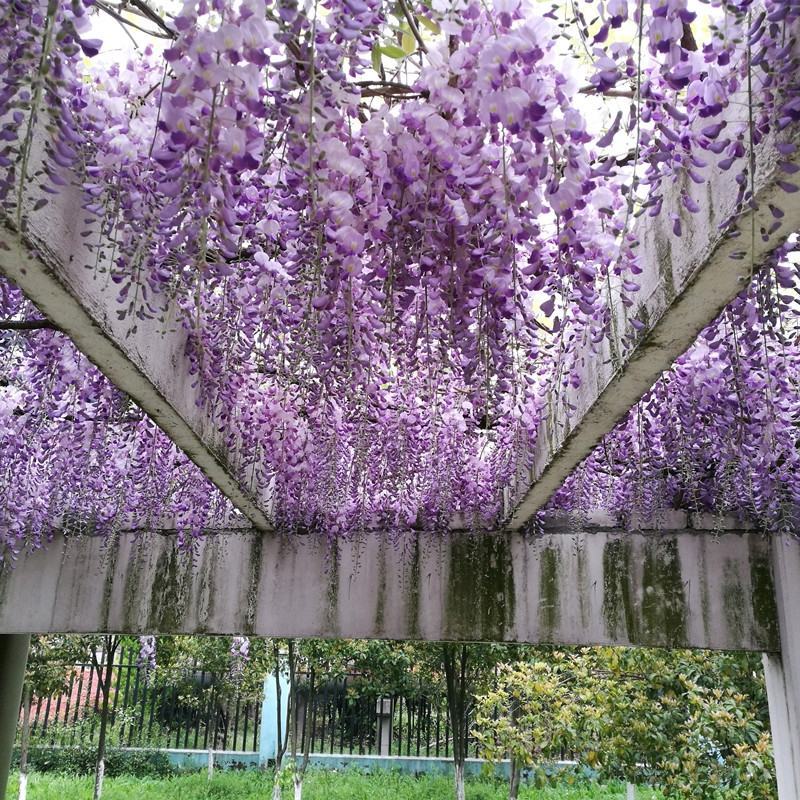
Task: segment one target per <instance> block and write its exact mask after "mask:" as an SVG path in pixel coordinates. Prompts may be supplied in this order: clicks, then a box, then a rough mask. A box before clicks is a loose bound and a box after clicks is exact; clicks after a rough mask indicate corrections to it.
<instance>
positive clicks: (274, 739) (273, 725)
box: [0, 671, 289, 797]
mask: <svg viewBox="0 0 800 800" xmlns="http://www.w3.org/2000/svg"><path fill="white" fill-rule="evenodd" d="M280 685H281V729H280V731H278V692H277V689H276V687H275V673H274V672H272V673H270V674H269V675H267V677H266V678H264V700H263V702H262V704H261V731H260V735H259V741H258V764H259V766H260V767H262V768H264V767H266V766H267V764H268V762H270V761H272V760H274V758H275V756H276V754H277V752H278V743H279V737H280V738H281V739H282V738H285V736H286V725H287V724H288V722H287V719H286V717H287V715H288V713H289V676H288V675H287V674H286V673H284V672H283V671H281V673H280ZM0 797H1V796H0Z"/></svg>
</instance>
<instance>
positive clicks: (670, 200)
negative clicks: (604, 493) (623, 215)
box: [508, 82, 800, 529]
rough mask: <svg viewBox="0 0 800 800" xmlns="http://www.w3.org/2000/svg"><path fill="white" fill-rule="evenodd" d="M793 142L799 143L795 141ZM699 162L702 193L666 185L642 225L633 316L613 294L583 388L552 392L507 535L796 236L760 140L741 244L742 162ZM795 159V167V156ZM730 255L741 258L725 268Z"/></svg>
mask: <svg viewBox="0 0 800 800" xmlns="http://www.w3.org/2000/svg"><path fill="white" fill-rule="evenodd" d="M754 85H755V86H756V87H757V86H758V85H759V84H758V83H757V82H756V83H755V84H754ZM744 100H746V96H745V98H744ZM744 107H745V105H743V104H739V103H735V104H734V105H733V106H732V107H731V114H732V115H733V117H734V118H736V119H737V121H739V120H740V118H741V114H742V108H744ZM795 139H796V140H798V139H800V135H798V133H797V132H795ZM703 157H704V159H707V160H708V161H709V165H708V167H707V168H706V169H705V170H703V172H704V174H705V175H706V176H707V177H708V181H707V182H706V183H705V184H703V185H696V184H694V183H693V182H692V181H690V180H688V179H687V180H686V181H685V182H680V183H677V184H672V185H669V184H667V185H665V187H664V192H663V194H664V203H663V208H662V211H661V213H660V215H659V216H657V217H649V216H643V217H640V218H639V220H638V222H637V224H636V227H635V229H634V235H635V237H636V239H637V241H638V246H637V255H638V259H639V263H640V266H641V267H642V269H643V272H642V274H641V275H639V276H636V277H635V280H636V281H637V282H638V283H639V284H640V287H641V288H640V290H639V291H638V292H637V293H636V295H634V297H633V299H634V305H633V306H632V307H631V308H626V307H625V306H624V305H623V304H622V303H621V302H620V301H619V299H618V293H617V292H614V291H612V296H616V299H611V300H610V301H609V307H610V308H611V310H612V314H613V316H614V325H613V328H614V330H613V332H612V335H611V338H610V340H606V341H604V342H603V344H602V345H601V347H600V350H599V352H594V351H593V350H592V348H591V347H590V346H589V344H588V343H586V344H585V346H584V349H583V354H582V356H581V370H582V375H583V383H582V385H581V387H580V388H579V389H578V390H577V391H569V392H566V391H564V390H561V393H560V394H558V391H559V390H558V387H557V388H556V390H555V392H554V395H553V396H552V397H551V401H550V408H549V413H548V414H547V415H546V416H545V417H544V418H543V421H542V423H541V426H540V428H539V432H538V434H537V440H536V450H535V453H534V455H533V467H532V469H531V470H530V471H526V472H525V473H524V474H522V475H520V476H519V477H518V481H517V485H516V488H515V490H514V491H513V492H512V493H511V496H510V498H509V503H508V509H509V511H508V515H509V526H510V527H511V528H512V529H519V528H521V527H522V526H524V525H525V523H526V522H527V521H528V520H529V519H530V518H531V517H532V515H533V514H534V513H535V512H536V511H538V509H539V508H541V507H542V506H543V505H544V504H545V503H546V502H547V500H548V499H549V498H550V496H551V495H552V494H553V492H554V491H556V489H558V487H559V486H561V484H562V483H563V482H564V479H565V478H566V477H567V476H568V475H569V474H570V473H571V472H572V470H573V469H574V468H575V467H576V466H577V465H578V464H579V463H580V462H581V461H582V460H583V459H584V458H586V456H588V455H589V453H590V452H591V450H592V448H593V447H594V446H595V445H596V444H598V443H599V442H600V440H601V439H602V437H603V436H605V435H606V434H607V433H608V432H609V431H611V430H612V428H613V427H614V426H615V425H616V424H617V422H619V421H620V420H621V419H622V418H623V417H624V416H625V414H626V413H627V411H628V410H629V409H630V408H631V407H632V406H633V405H634V404H635V403H636V402H637V401H638V400H639V398H640V397H641V396H642V395H643V394H644V393H645V392H646V391H647V390H648V389H649V388H650V387H651V386H652V385H653V384H654V383H655V382H656V380H657V379H658V377H659V376H660V375H661V373H662V372H663V371H664V370H665V369H668V368H669V367H670V365H671V364H672V363H673V362H674V361H675V359H676V358H677V357H678V356H679V355H681V353H683V352H685V351H686V350H687V349H688V347H689V346H690V345H691V344H692V343H693V342H694V340H695V339H696V338H697V335H698V334H699V333H700V331H701V330H702V329H703V328H704V327H705V326H706V325H708V324H709V323H710V322H711V321H712V320H713V319H715V318H716V317H717V316H718V315H719V313H720V312H721V311H722V309H723V308H724V307H725V305H726V304H727V303H728V302H730V300H732V299H733V298H734V297H735V296H736V294H738V293H739V292H740V291H741V290H742V289H743V288H745V286H746V285H747V281H748V280H749V276H750V275H751V272H752V269H753V267H755V268H758V267H759V266H761V264H762V263H763V262H764V259H765V258H766V256H767V255H768V254H769V253H771V252H772V251H773V250H774V249H775V248H776V247H778V246H779V245H781V244H782V243H783V242H784V241H785V240H786V238H787V237H788V235H789V234H791V233H793V232H795V231H797V230H800V193H795V194H787V193H786V192H784V191H783V190H782V189H781V188H780V187H779V186H778V184H777V181H778V180H779V179H781V178H789V179H790V180H791V178H790V177H789V176H788V175H786V174H785V173H781V171H780V166H779V164H780V162H781V161H784V162H785V161H788V160H789V159H787V158H785V157H782V156H781V155H780V154H779V153H778V151H777V150H776V148H775V140H774V139H772V138H768V139H765V140H764V141H763V142H762V143H761V144H759V145H758V146H757V147H756V148H755V163H756V170H755V179H754V187H755V198H756V201H757V203H758V209H757V210H756V211H752V210H751V209H749V208H748V210H747V212H746V213H744V214H742V215H741V216H739V217H738V219H737V223H738V228H739V230H740V231H741V234H740V235H739V236H737V237H735V238H731V237H730V236H729V235H728V233H729V228H722V229H721V227H720V226H721V225H722V224H723V223H724V222H725V221H726V220H728V219H729V218H730V217H731V216H732V215H733V213H734V211H735V207H734V206H735V200H736V196H737V185H736V175H737V173H738V172H739V171H740V170H741V166H742V164H743V163H744V162H741V163H739V164H735V165H734V166H733V167H732V168H731V169H730V170H728V171H723V170H721V169H719V168H718V167H716V163H717V162H718V161H719V160H720V158H722V156H717V157H715V156H714V155H713V154H711V153H704V154H703ZM793 159H794V163H795V164H797V165H800V155H795V156H794V157H793ZM681 192H686V193H687V194H688V195H689V196H690V197H692V198H693V199H694V201H695V202H696V203H697V205H699V206H700V209H701V211H700V213H697V214H691V213H689V212H688V211H686V210H685V209H684V207H683V204H682V202H681V198H680V195H681ZM770 205H774V206H777V207H778V208H780V209H781V210H782V211H783V212H784V216H783V218H782V219H781V220H779V222H780V223H781V224H780V225H779V226H777V228H776V229H775V230H774V231H772V232H771V233H768V232H769V230H770V228H771V226H772V225H773V223H776V222H778V220H775V219H774V218H773V216H772V213H771V211H770V208H769V207H770ZM672 212H674V213H677V214H678V215H679V216H680V217H681V223H682V227H683V231H682V236H681V237H676V236H675V235H674V234H673V233H672V219H671V218H670V213H672ZM762 234H763V236H762ZM734 254H737V255H741V254H743V255H742V257H741V258H736V259H734V258H731V256H732V255H734ZM632 319H636V320H639V321H641V322H643V323H644V324H645V326H646V327H645V329H644V330H643V331H641V333H639V334H638V338H637V342H636V346H635V348H634V349H632V350H631V349H630V348H629V349H628V352H627V353H626V352H625V349H624V347H623V343H622V337H623V336H624V335H626V334H630V333H631V332H632V331H633V329H632V327H631V324H630V321H631V320H632Z"/></svg>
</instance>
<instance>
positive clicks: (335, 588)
mask: <svg viewBox="0 0 800 800" xmlns="http://www.w3.org/2000/svg"><path fill="white" fill-rule="evenodd" d="M770 548H771V543H770V540H769V539H767V538H764V537H762V536H761V535H759V534H756V533H752V532H742V531H735V532H723V533H721V534H719V535H718V536H712V535H710V534H708V533H698V532H695V531H689V530H679V531H675V530H672V531H670V530H662V531H650V532H640V533H626V532H623V531H620V530H614V529H602V528H598V529H593V530H589V529H586V528H584V529H583V530H579V531H575V532H555V533H546V534H543V535H541V536H536V537H530V536H525V535H523V534H510V535H509V534H505V533H503V534H497V533H489V534H466V533H463V534H453V535H451V536H448V537H442V536H437V535H433V534H414V535H411V534H408V535H406V536H402V537H399V538H395V540H394V541H391V540H390V537H389V535H388V534H387V533H386V532H369V533H365V534H363V535H362V536H359V537H355V538H353V539H352V540H351V541H346V542H345V541H339V542H329V541H328V539H327V538H326V537H324V536H321V537H315V536H293V537H289V536H284V535H280V534H277V533H269V534H261V533H257V532H241V531H239V532H230V531H227V532H216V533H214V532H209V534H208V535H207V536H206V537H204V538H203V539H202V540H201V541H200V542H199V543H198V544H197V549H196V552H195V553H194V557H192V556H191V555H190V554H187V553H181V552H180V551H179V550H178V546H177V540H176V537H175V536H174V535H173V534H167V535H164V534H162V533H152V532H150V533H138V534H134V533H122V534H120V535H119V536H118V538H116V539H115V540H113V541H110V542H105V541H103V540H101V539H99V538H89V537H84V538H68V539H63V538H62V539H57V540H56V541H55V542H54V543H53V544H52V545H51V547H50V548H49V549H48V550H47V551H39V552H35V553H32V554H27V555H23V556H21V557H20V559H19V561H18V562H17V564H16V566H15V567H14V568H13V569H11V570H9V571H7V572H5V573H4V574H2V575H1V576H0V633H15V632H29V631H32V632H37V633H42V632H103V631H120V632H122V631H124V632H129V633H137V632H139V633H150V634H171V633H221V634H223V633H224V634H234V633H239V634H250V635H261V636H292V637H294V636H298V637H347V638H351V637H352V638H377V637H386V638H393V639H425V640H465V641H476V640H485V641H519V642H531V643H535V642H553V643H563V644H579V645H591V644H619V645H654V646H674V647H709V648H723V649H728V648H730V649H744V650H756V651H777V650H778V649H779V640H778V628H777V619H776V611H775V603H774V594H773V579H772V567H771V550H770ZM34 585H35V586H36V591H35V592H31V586H34Z"/></svg>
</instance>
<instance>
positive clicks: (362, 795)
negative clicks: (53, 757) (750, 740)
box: [7, 770, 659, 800]
mask: <svg viewBox="0 0 800 800" xmlns="http://www.w3.org/2000/svg"><path fill="white" fill-rule="evenodd" d="M271 787H272V776H271V775H269V774H264V773H260V772H254V771H252V772H218V773H217V774H216V775H215V776H214V779H213V780H212V781H211V782H210V783H209V782H208V780H207V778H206V776H205V774H203V773H197V774H190V775H184V776H181V777H176V778H164V779H156V778H133V777H127V776H126V777H120V778H108V779H107V780H106V782H105V788H104V791H103V800H211V798H219V799H220V800H221V799H222V798H225V800H268V798H269V797H270V792H271ZM91 796H92V778H91V777H70V776H64V775H49V774H48V775H42V774H35V773H33V774H31V775H30V777H29V781H28V798H29V800H90V798H91ZM283 796H284V800H292V796H293V795H292V791H291V790H284V793H283ZM16 797H17V777H16V775H15V776H13V778H12V780H11V781H10V783H9V790H8V795H7V798H8V800H12V798H16ZM507 797H508V790H507V787H506V786H505V785H504V784H503V783H501V782H495V781H490V780H470V781H468V782H467V800H505V798H507ZM624 797H625V787H624V785H623V784H613V783H607V784H594V783H585V782H581V783H580V784H576V785H574V786H570V785H568V783H567V782H566V781H562V783H561V784H560V785H558V786H551V787H547V788H544V789H537V788H534V787H531V786H523V787H522V789H521V790H520V800H623V798H624ZM658 797H659V795H657V794H656V793H655V792H652V791H649V790H644V789H640V790H639V792H638V794H637V800H657V798H658ZM452 798H453V783H452V779H451V778H449V777H446V776H442V777H439V776H423V777H420V778H414V777H410V776H407V775H400V774H397V773H392V772H379V773H375V774H373V775H364V774H362V773H359V772H355V771H347V772H339V773H337V772H331V771H325V772H323V771H313V770H312V771H310V772H309V773H308V775H307V776H306V780H305V783H304V791H303V800H452Z"/></svg>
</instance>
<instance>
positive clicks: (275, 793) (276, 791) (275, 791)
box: [272, 772, 281, 800]
mask: <svg viewBox="0 0 800 800" xmlns="http://www.w3.org/2000/svg"><path fill="white" fill-rule="evenodd" d="M272 800H281V779H280V775H278V773H277V772H276V773H275V782H274V783H273V784H272Z"/></svg>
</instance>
